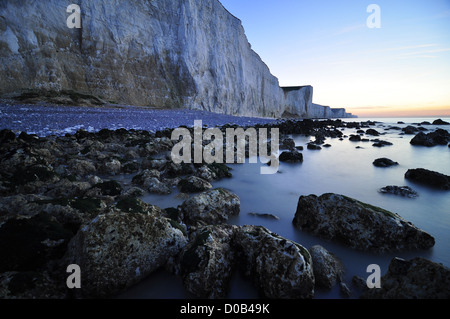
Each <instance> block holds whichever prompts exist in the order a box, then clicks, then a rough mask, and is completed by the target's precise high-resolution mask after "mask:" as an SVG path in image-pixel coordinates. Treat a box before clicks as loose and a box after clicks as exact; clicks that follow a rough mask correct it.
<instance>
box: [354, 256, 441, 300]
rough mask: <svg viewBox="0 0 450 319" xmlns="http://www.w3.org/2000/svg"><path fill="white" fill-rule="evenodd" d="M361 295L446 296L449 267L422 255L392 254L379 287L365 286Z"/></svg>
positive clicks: (411, 297)
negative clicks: (406, 257) (406, 258)
mask: <svg viewBox="0 0 450 319" xmlns="http://www.w3.org/2000/svg"><path fill="white" fill-rule="evenodd" d="M361 298H363V299H443V300H445V299H447V300H448V299H450V269H449V268H448V267H445V266H443V265H442V264H437V263H434V262H432V261H430V260H427V259H425V258H422V257H418V258H414V259H411V260H404V259H401V258H394V259H393V260H392V261H391V263H390V264H389V270H388V271H387V273H386V274H385V275H384V276H383V277H382V278H381V288H379V289H367V288H366V289H365V291H364V292H363V293H362V294H361Z"/></svg>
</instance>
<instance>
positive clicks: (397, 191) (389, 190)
mask: <svg viewBox="0 0 450 319" xmlns="http://www.w3.org/2000/svg"><path fill="white" fill-rule="evenodd" d="M380 193H383V194H393V195H400V196H403V197H409V198H414V197H417V196H419V194H417V192H416V191H415V190H413V189H412V188H411V187H409V186H386V187H383V188H381V189H380Z"/></svg>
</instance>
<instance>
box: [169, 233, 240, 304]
mask: <svg viewBox="0 0 450 319" xmlns="http://www.w3.org/2000/svg"><path fill="white" fill-rule="evenodd" d="M236 229H237V226H231V225H216V226H205V227H202V228H200V229H198V230H197V231H196V233H195V234H194V236H193V238H194V240H192V241H191V242H190V243H189V244H188V245H186V246H185V247H184V248H183V250H182V251H181V253H180V255H179V257H177V259H178V260H179V261H178V265H176V266H175V267H176V268H177V269H176V272H177V273H178V274H179V275H180V276H181V278H182V280H183V285H184V287H185V288H186V290H187V291H189V292H190V293H192V294H193V295H194V296H196V297H198V298H209V299H214V298H216V299H217V298H225V297H226V295H227V293H228V285H229V282H230V279H231V275H232V273H233V270H234V268H235V267H234V264H235V259H236V253H235V251H234V249H233V243H232V242H233V237H234V232H235V231H236Z"/></svg>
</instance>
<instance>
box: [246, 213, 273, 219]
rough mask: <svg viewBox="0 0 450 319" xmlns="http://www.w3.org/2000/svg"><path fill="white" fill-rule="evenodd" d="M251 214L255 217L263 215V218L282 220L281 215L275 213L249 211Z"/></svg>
mask: <svg viewBox="0 0 450 319" xmlns="http://www.w3.org/2000/svg"><path fill="white" fill-rule="evenodd" d="M248 214H249V215H250V216H255V217H261V218H267V219H274V220H280V217H278V216H276V215H274V214H264V213H253V212H251V213H248Z"/></svg>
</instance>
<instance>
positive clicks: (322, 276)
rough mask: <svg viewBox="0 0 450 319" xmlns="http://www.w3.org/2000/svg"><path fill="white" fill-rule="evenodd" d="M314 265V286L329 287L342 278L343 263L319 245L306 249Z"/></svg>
mask: <svg viewBox="0 0 450 319" xmlns="http://www.w3.org/2000/svg"><path fill="white" fill-rule="evenodd" d="M308 250H309V253H310V254H311V258H312V261H313V265H314V267H313V268H314V278H315V280H316V287H322V288H327V289H331V288H332V287H333V286H335V285H336V284H337V283H338V282H340V281H341V280H342V277H343V275H344V271H345V269H344V265H343V264H342V262H341V261H340V260H339V259H338V258H337V257H336V256H335V255H333V254H332V253H330V252H329V251H328V250H326V249H325V248H324V247H322V246H320V245H315V246H312V247H311V248H309V249H308Z"/></svg>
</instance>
